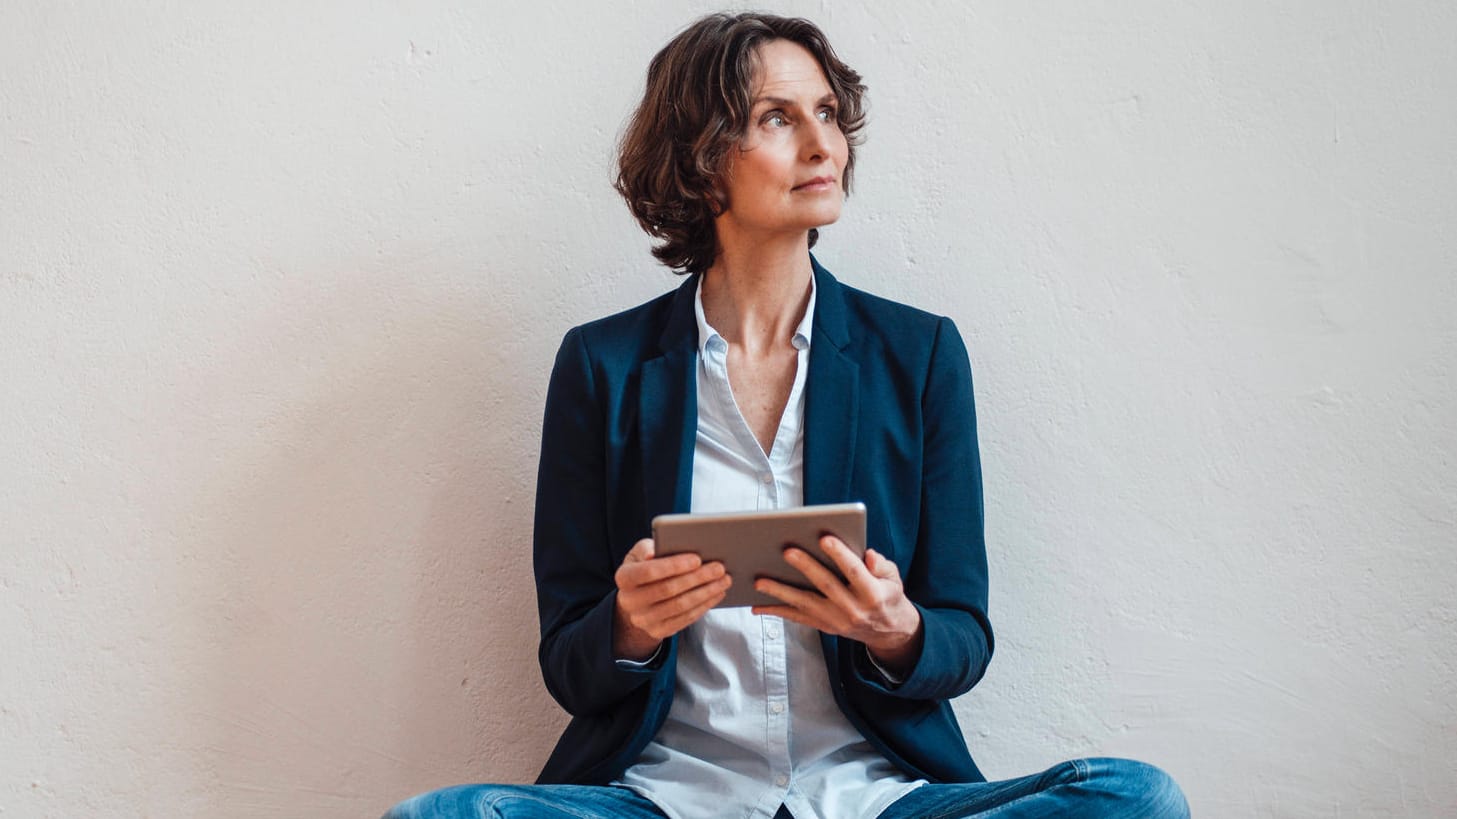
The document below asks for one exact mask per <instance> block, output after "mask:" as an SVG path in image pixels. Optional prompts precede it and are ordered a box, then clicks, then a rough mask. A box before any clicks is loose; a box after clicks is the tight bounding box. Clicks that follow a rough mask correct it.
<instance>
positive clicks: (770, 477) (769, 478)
mask: <svg viewBox="0 0 1457 819" xmlns="http://www.w3.org/2000/svg"><path fill="white" fill-rule="evenodd" d="M759 480H761V481H763V482H764V483H774V473H773V472H765V473H763V474H761V475H759Z"/></svg>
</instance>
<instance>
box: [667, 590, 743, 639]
mask: <svg viewBox="0 0 1457 819" xmlns="http://www.w3.org/2000/svg"><path fill="white" fill-rule="evenodd" d="M732 585H733V578H731V577H729V576H728V575H724V576H723V577H720V578H718V579H717V580H715V581H713V582H711V583H705V584H703V585H702V586H699V587H697V588H695V589H693V590H691V591H688V592H686V593H684V594H681V595H678V596H677V597H675V598H673V599H672V600H667V601H664V602H662V603H659V604H658V605H656V606H654V607H653V608H652V609H651V610H649V612H648V617H650V618H651V623H652V625H651V626H650V627H649V630H651V631H655V632H657V633H659V634H661V635H662V636H664V637H667V636H670V635H673V634H677V633H678V632H679V631H682V630H683V629H685V628H687V627H688V626H691V625H693V624H694V623H696V622H698V620H699V618H701V617H703V615H704V614H707V613H708V611H709V609H712V608H713V607H714V606H716V605H718V604H719V603H720V602H721V601H722V600H723V598H724V595H726V594H728V590H729V587H730V586H732Z"/></svg>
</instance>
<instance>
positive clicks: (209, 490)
mask: <svg viewBox="0 0 1457 819" xmlns="http://www.w3.org/2000/svg"><path fill="white" fill-rule="evenodd" d="M367 278H369V277H368V276H360V277H358V278H357V279H356V278H352V277H350V276H339V277H336V279H335V280H337V281H341V282H345V283H346V284H347V287H344V286H341V287H340V288H339V289H338V291H337V292H332V293H319V292H317V291H315V292H312V293H307V294H287V293H285V294H282V295H283V296H284V298H283V299H281V302H280V304H278V305H274V306H273V307H272V308H271V312H269V310H267V309H262V308H260V310H259V313H258V316H257V318H256V321H257V322H259V323H260V324H261V325H262V326H259V327H256V328H249V330H248V332H247V333H244V334H242V335H246V336H248V337H250V338H251V340H252V342H253V343H251V344H248V345H246V346H243V345H240V346H241V347H242V349H239V350H236V351H233V353H232V354H230V355H226V356H225V357H224V358H223V359H222V360H214V361H208V362H205V363H203V364H200V365H199V370H198V372H199V375H203V376H206V380H204V381H203V382H201V383H200V384H199V386H198V387H197V388H196V395H197V400H198V401H199V402H200V403H201V404H202V405H203V406H204V407H209V408H212V409H215V410H217V411H219V412H225V413H232V412H234V411H236V412H237V413H238V415H237V416H236V417H232V418H229V419H226V420H223V419H220V423H219V424H218V425H216V426H215V428H217V429H221V430H222V432H220V433H219V436H226V437H227V440H212V441H204V442H200V443H201V446H202V447H204V448H205V449H206V451H208V452H212V453H217V454H216V455H215V456H214V457H215V458H216V462H215V463H214V464H211V465H210V466H209V467H207V468H206V469H205V470H202V471H205V472H206V473H207V474H210V475H211V478H210V479H209V480H208V481H207V482H205V483H204V484H203V485H201V486H198V487H197V490H196V494H195V497H194V500H195V508H194V509H193V510H191V511H192V514H191V515H190V517H189V519H191V520H193V521H196V522H197V525H198V526H199V527H200V531H198V532H196V533H195V537H193V538H189V539H191V540H193V541H194V542H196V543H199V544H200V546H201V548H200V549H199V554H201V555H202V556H203V557H202V560H201V561H200V563H201V565H199V566H196V567H192V568H191V569H190V570H189V569H188V568H187V567H179V576H180V577H182V578H183V579H184V585H187V584H197V586H196V587H195V588H192V589H191V592H192V594H193V598H192V599H193V600H194V601H197V602H195V603H193V604H191V605H190V606H189V607H193V606H195V607H196V608H197V609H198V617H199V620H200V622H201V623H204V624H206V633H205V634H202V635H200V636H201V638H202V639H203V640H205V641H207V644H208V645H209V646H210V651H211V654H210V655H209V656H210V657H211V662H210V663H209V665H208V667H206V668H199V669H197V670H196V671H195V672H194V673H191V674H187V675H184V676H185V679H186V680H190V681H191V682H190V683H188V684H189V685H190V686H191V687H192V690H189V691H187V692H185V693H184V697H183V699H184V701H185V702H186V703H187V704H188V707H190V708H194V709H196V711H195V712H194V713H193V714H189V715H187V716H188V720H189V722H192V723H195V724H196V725H198V726H201V727H202V730H203V731H204V733H205V738H203V739H202V743H203V747H202V748H201V754H202V756H203V757H204V759H205V760H206V762H205V764H204V765H202V768H203V775H204V776H205V777H208V778H210V779H211V780H213V781H212V782H211V783H210V784H209V787H207V788H205V791H206V792H208V793H210V794H213V795H214V796H215V798H216V800H217V804H209V805H202V806H198V808H199V809H200V810H201V811H202V812H203V813H213V814H214V815H217V814H216V811H218V810H219V809H221V810H223V811H225V812H226V814H227V815H230V816H244V815H257V816H279V815H293V816H332V815H337V816H374V815H378V814H379V813H380V812H382V811H383V810H384V809H385V808H386V807H388V805H390V804H392V803H393V802H395V801H398V800H399V799H402V798H404V797H406V796H409V795H410V794H412V793H415V792H419V791H421V790H425V789H429V788H434V787H440V786H443V785H448V784H456V783H461V782H479V781H506V782H521V781H530V780H531V779H532V778H534V776H535V775H536V772H537V770H538V769H539V767H540V764H541V763H542V761H543V760H544V759H545V758H546V755H547V754H548V753H549V751H550V748H551V745H552V743H553V742H554V741H555V738H556V737H557V735H558V733H559V730H560V728H561V726H562V724H563V723H564V722H565V719H564V717H563V715H562V714H561V712H560V710H559V709H558V708H557V707H556V705H555V704H554V703H553V702H552V701H551V700H550V698H549V697H548V696H547V694H546V693H545V691H544V688H543V686H542V683H541V676H540V672H539V670H538V667H537V663H536V653H535V649H536V642H537V618H536V608H535V593H534V589H533V586H532V579H531V577H532V575H531V551H530V532H531V511H532V493H533V490H534V484H535V466H536V453H537V433H538V430H539V425H540V412H541V397H542V395H543V392H544V389H545V383H546V380H547V375H548V372H549V368H550V362H551V358H550V355H551V351H549V350H545V349H543V350H540V351H536V350H529V349H527V350H524V349H523V345H533V346H541V345H540V344H539V343H538V340H533V339H531V338H530V337H529V334H521V333H514V334H508V333H506V332H503V328H507V327H510V324H509V323H501V321H500V319H501V317H500V316H499V315H497V316H495V317H493V316H492V311H493V310H495V311H497V312H498V313H499V311H502V310H504V309H507V308H505V307H502V306H501V305H499V304H498V305H486V304H480V303H472V300H471V298H470V297H465V298H462V297H460V294H447V293H441V292H424V291H422V290H420V289H419V288H418V287H417V288H415V289H413V290H410V289H409V288H410V285H409V284H408V283H403V282H401V281H399V279H398V278H394V277H391V276H388V275H384V274H381V275H379V276H378V277H377V280H376V281H363V279H367ZM401 290H405V291H407V292H401ZM476 301H477V302H478V301H480V298H476ZM517 320H518V321H519V317H518V319H517ZM507 335H514V336H515V339H514V340H513V339H512V338H507V337H505V336H507ZM259 339H271V340H272V341H271V342H269V341H262V342H259V341H258V340H259ZM536 358H540V359H541V361H540V362H536V363H534V364H533V365H532V366H523V365H522V362H523V361H525V360H532V361H534V359H536ZM209 383H210V384H212V386H211V387H209V386H206V385H207V384H209ZM218 396H222V397H218ZM232 399H236V401H235V402H234V400H232ZM234 403H236V406H234ZM209 584H210V587H208V586H209Z"/></svg>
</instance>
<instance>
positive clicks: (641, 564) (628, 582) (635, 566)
mask: <svg viewBox="0 0 1457 819" xmlns="http://www.w3.org/2000/svg"><path fill="white" fill-rule="evenodd" d="M633 548H636V547H633ZM629 554H630V553H629ZM702 565H703V559H702V558H700V557H699V556H698V555H696V554H693V553H692V552H686V553H683V554H676V555H670V556H668V557H658V558H653V559H651V560H639V561H630V560H624V561H623V563H622V565H621V566H620V567H618V569H617V574H616V576H615V579H616V581H617V586H618V588H627V587H632V586H643V585H647V584H649V583H656V582H658V581H659V580H663V579H665V578H669V577H674V576H677V575H680V574H686V573H688V572H691V571H693V570H694V569H697V568H698V567H700V566H702Z"/></svg>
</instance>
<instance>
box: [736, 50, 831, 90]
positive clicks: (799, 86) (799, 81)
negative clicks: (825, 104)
mask: <svg viewBox="0 0 1457 819" xmlns="http://www.w3.org/2000/svg"><path fill="white" fill-rule="evenodd" d="M755 57H756V60H755V62H756V63H757V64H756V65H755V67H754V87H753V96H754V98H755V99H757V98H759V97H762V96H765V95H772V96H776V97H796V96H812V97H815V98H816V99H818V98H819V97H821V96H824V95H825V94H828V93H829V92H830V83H829V81H828V80H826V79H825V72H824V71H823V70H822V69H821V68H820V64H819V61H817V60H816V59H815V58H814V55H813V54H811V53H810V51H809V49H807V48H805V47H804V46H802V45H800V44H799V43H796V42H792V41H790V40H770V41H769V42H767V43H764V44H763V45H761V46H759V47H758V49H756V51H755Z"/></svg>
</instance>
